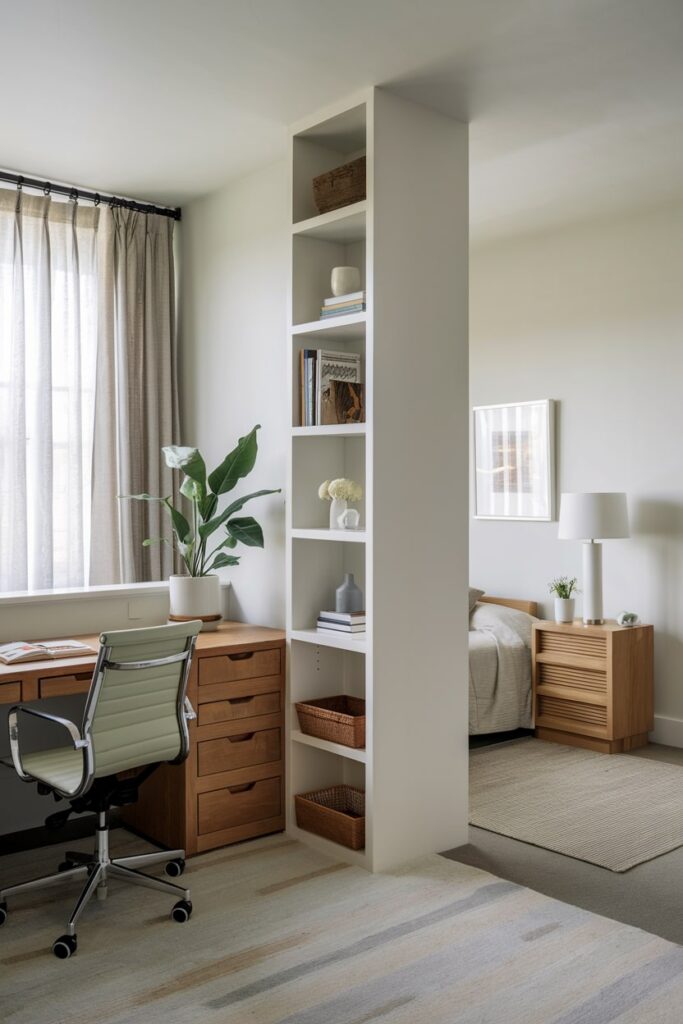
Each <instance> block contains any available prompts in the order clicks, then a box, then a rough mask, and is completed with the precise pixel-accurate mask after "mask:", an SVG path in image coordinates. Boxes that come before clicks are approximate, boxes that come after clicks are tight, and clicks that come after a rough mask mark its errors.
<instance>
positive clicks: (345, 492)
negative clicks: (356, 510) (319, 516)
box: [318, 476, 363, 501]
mask: <svg viewBox="0 0 683 1024" xmlns="http://www.w3.org/2000/svg"><path fill="white" fill-rule="evenodd" d="M318 497H319V498H320V500H321V501H334V500H340V501H360V499H361V498H362V497H363V488H362V487H361V486H360V484H357V483H356V482H355V480H348V479H347V478H346V477H344V476H342V477H339V478H338V479H337V480H325V481H323V483H321V485H320V487H319V488H318Z"/></svg>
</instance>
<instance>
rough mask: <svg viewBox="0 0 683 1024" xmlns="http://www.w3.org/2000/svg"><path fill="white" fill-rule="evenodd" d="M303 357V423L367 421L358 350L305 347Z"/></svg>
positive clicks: (300, 371)
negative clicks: (341, 350) (324, 349)
mask: <svg viewBox="0 0 683 1024" xmlns="http://www.w3.org/2000/svg"><path fill="white" fill-rule="evenodd" d="M299 359H300V364H299V374H300V388H299V402H300V417H301V426H302V427H315V426H321V425H325V424H334V423H363V422H364V421H365V407H364V395H363V385H362V383H361V358H360V356H359V355H358V354H357V353H355V352H325V351H323V350H322V349H312V348H304V349H301V350H300V353H299Z"/></svg>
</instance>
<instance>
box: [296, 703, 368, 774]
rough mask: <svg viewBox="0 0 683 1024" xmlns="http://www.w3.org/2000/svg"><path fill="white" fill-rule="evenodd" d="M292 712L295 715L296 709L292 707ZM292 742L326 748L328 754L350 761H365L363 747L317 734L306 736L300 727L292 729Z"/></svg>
mask: <svg viewBox="0 0 683 1024" xmlns="http://www.w3.org/2000/svg"><path fill="white" fill-rule="evenodd" d="M292 714H293V715H296V709H292ZM292 742H293V743H303V744H304V746H307V747H316V748H317V749H318V750H327V751H328V752H329V753H330V754H337V755H338V756H339V757H348V758H349V760H350V761H360V762H361V764H365V762H366V756H365V750H364V749H363V750H359V749H357V748H355V747H345V746H344V745H343V743H331V742H330V741H329V740H321V739H319V738H318V737H317V736H308V735H307V734H306V733H305V732H301V730H300V729H292Z"/></svg>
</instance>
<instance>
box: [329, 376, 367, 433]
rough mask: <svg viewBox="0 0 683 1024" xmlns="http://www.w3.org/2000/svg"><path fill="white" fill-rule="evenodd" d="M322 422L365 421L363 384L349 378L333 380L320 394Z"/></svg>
mask: <svg viewBox="0 0 683 1024" xmlns="http://www.w3.org/2000/svg"><path fill="white" fill-rule="evenodd" d="M320 422H321V423H322V424H323V425H330V424H333V423H365V404H364V393H363V385H362V384H360V383H356V382H352V381H348V380H331V381H330V382H329V386H328V387H327V388H325V389H324V390H323V391H322V392H321V394H320Z"/></svg>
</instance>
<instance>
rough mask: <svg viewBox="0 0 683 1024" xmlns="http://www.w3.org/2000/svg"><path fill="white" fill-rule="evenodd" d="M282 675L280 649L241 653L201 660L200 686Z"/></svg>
mask: <svg viewBox="0 0 683 1024" xmlns="http://www.w3.org/2000/svg"><path fill="white" fill-rule="evenodd" d="M279 674H280V648H279V647H274V648H272V649H271V650H265V651H241V652H237V653H235V654H220V655H215V656H214V657H212V658H200V659H199V673H198V676H199V685H200V686H204V685H206V684H208V683H231V682H233V681H234V680H236V679H255V678H256V677H257V676H277V675H279Z"/></svg>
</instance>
